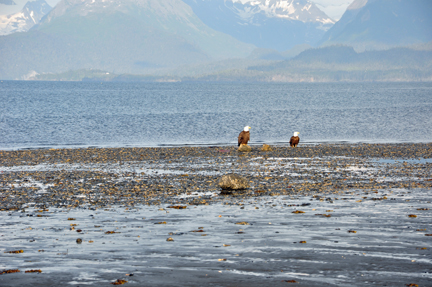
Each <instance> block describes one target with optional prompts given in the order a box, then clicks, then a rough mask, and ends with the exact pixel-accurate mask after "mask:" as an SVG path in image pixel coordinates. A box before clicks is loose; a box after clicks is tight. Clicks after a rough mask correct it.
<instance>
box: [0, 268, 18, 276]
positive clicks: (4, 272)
mask: <svg viewBox="0 0 432 287" xmlns="http://www.w3.org/2000/svg"><path fill="white" fill-rule="evenodd" d="M18 272H21V271H20V270H19V269H8V270H3V271H2V272H1V273H0V275H2V274H10V273H18Z"/></svg>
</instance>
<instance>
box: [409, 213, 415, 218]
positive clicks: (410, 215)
mask: <svg viewBox="0 0 432 287" xmlns="http://www.w3.org/2000/svg"><path fill="white" fill-rule="evenodd" d="M408 217H411V218H416V217H417V215H415V214H408Z"/></svg>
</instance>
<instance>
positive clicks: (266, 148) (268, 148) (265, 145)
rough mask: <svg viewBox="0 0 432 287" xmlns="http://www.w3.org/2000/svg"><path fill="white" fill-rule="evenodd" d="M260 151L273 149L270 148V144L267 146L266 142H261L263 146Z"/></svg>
mask: <svg viewBox="0 0 432 287" xmlns="http://www.w3.org/2000/svg"><path fill="white" fill-rule="evenodd" d="M261 150H262V151H273V149H272V148H271V146H269V145H268V144H263V147H262V149H261Z"/></svg>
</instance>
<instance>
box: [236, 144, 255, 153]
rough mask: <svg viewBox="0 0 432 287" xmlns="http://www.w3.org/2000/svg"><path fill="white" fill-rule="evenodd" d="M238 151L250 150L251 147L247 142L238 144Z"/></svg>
mask: <svg viewBox="0 0 432 287" xmlns="http://www.w3.org/2000/svg"><path fill="white" fill-rule="evenodd" d="M238 151H241V152H250V151H252V148H251V147H250V146H249V145H247V144H241V145H240V146H239V148H238Z"/></svg>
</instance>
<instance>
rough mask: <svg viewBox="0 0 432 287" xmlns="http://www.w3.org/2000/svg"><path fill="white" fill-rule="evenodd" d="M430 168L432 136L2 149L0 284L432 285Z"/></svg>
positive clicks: (0, 164)
mask: <svg viewBox="0 0 432 287" xmlns="http://www.w3.org/2000/svg"><path fill="white" fill-rule="evenodd" d="M431 169H432V143H415V144H408V143H402V144H318V145H312V144H310V145H301V146H299V147H297V148H290V147H287V146H282V145H281V146H272V147H271V150H270V151H263V150H262V147H261V146H258V145H254V146H252V152H248V153H240V152H238V151H237V149H236V147H234V146H210V147H160V148H82V149H32V150H16V151H13V150H10V151H0V198H1V202H0V242H1V244H0V274H1V275H0V285H1V286H24V285H29V286H30V285H32V286H82V285H93V286H111V284H115V285H117V284H124V285H125V286H173V285H179V284H181V285H186V286H203V285H209V286H291V285H292V286H368V285H371V286H417V285H418V286H430V282H432V259H431V258H432V253H431V248H432V228H431V226H432V212H431V210H430V208H431V200H432V173H431ZM229 173H236V174H239V175H241V176H243V177H245V178H246V179H248V180H249V182H250V186H251V187H250V188H249V189H246V190H240V191H222V190H221V189H220V188H219V186H218V184H217V182H218V180H219V178H220V177H221V176H222V175H225V174H229ZM26 271H27V272H26Z"/></svg>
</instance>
